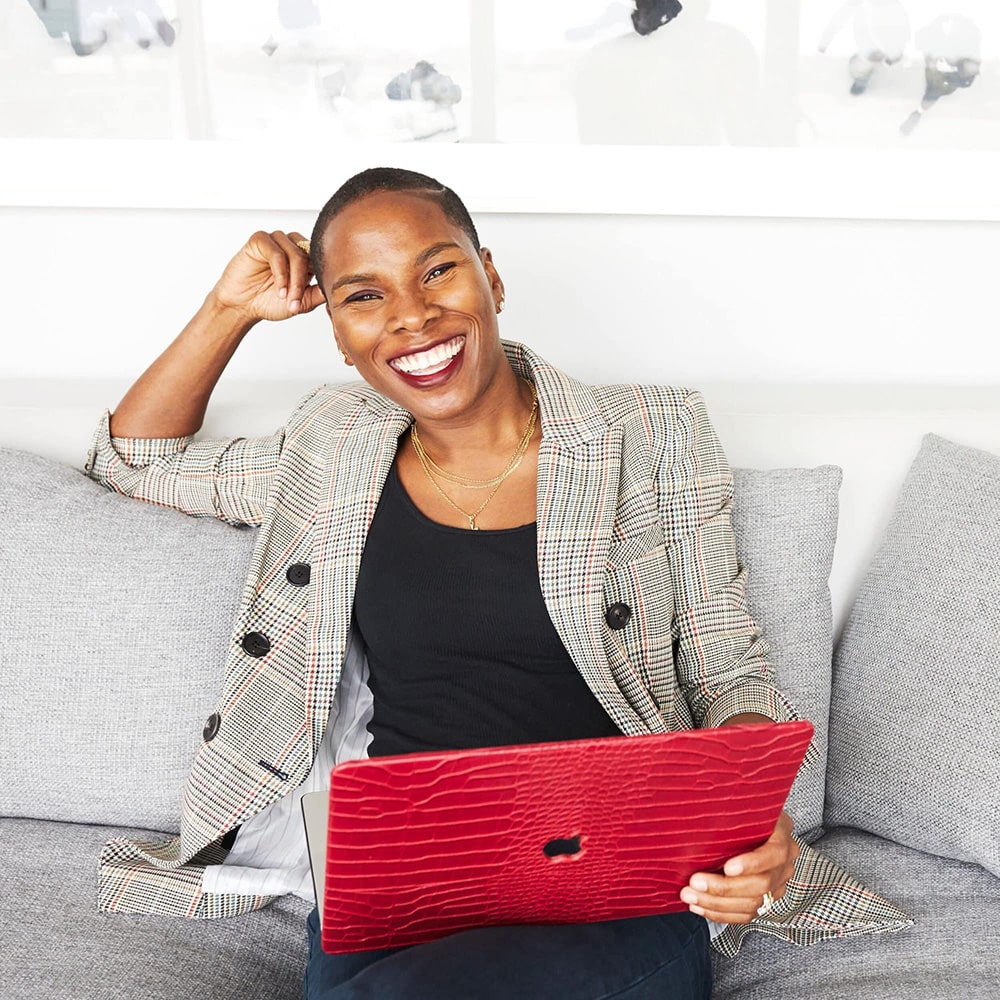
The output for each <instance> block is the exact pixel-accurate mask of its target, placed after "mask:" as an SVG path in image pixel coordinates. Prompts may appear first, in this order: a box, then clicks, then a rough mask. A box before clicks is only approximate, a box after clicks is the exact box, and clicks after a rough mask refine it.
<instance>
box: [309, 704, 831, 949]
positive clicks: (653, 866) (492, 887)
mask: <svg viewBox="0 0 1000 1000" xmlns="http://www.w3.org/2000/svg"><path fill="white" fill-rule="evenodd" d="M812 732H813V727H812V724H811V723H809V722H782V723H764V724H759V725H747V726H727V727H725V728H722V729H695V730H690V731H686V732H679V733H666V734H659V735H652V736H632V737H620V736H613V737H605V738H600V739H588V740H573V741H568V742H562V743H535V744H530V745H522V746H507V747H491V748H486V749H479V750H454V751H442V752H439V753H415V754H403V755H400V756H393V757H377V758H374V759H372V760H359V761H350V762H347V763H344V764H341V765H339V766H337V767H335V768H334V769H333V771H332V772H331V774H330V795H329V797H328V796H327V793H326V792H314V793H311V794H310V795H306V796H303V812H304V814H305V817H306V831H307V836H308V840H309V851H310V858H311V861H312V867H313V878H314V883H315V885H316V898H317V901H318V904H319V911H320V917H321V926H322V941H323V948H324V950H325V951H327V952H351V951H367V950H369V949H373V948H388V947H396V946H399V945H410V944H418V943H421V942H423V941H429V940H432V939H434V938H438V937H443V936H444V935H446V934H451V933H454V932H455V931H459V930H464V929H467V928H470V927H482V926H486V925H492V924H526V923H580V922H587V921H595V920H615V919H619V918H624V917H638V916H648V915H650V914H654V913H667V912H671V911H680V910H685V909H687V905H686V904H685V903H683V902H682V901H681V900H680V898H679V894H680V891H681V889H682V888H683V887H684V886H685V885H686V884H687V882H688V879H689V878H690V877H691V875H692V874H693V873H694V872H696V871H721V869H722V866H723V864H724V863H725V862H726V861H727V860H728V859H729V858H731V857H733V855H736V854H740V853H742V852H743V851H746V850H751V849H753V848H755V847H757V846H759V845H760V844H762V843H763V842H764V841H765V840H767V838H768V837H769V836H770V835H771V833H772V832H773V830H774V827H775V824H776V823H777V821H778V816H779V815H780V813H781V810H782V807H783V806H784V803H785V800H786V798H787V797H788V792H789V790H790V789H791V786H792V781H793V780H794V779H795V775H796V773H797V772H798V769H799V765H800V764H801V762H802V758H803V757H804V755H805V752H806V748H807V746H808V744H809V740H810V738H811V736H812ZM324 826H325V827H326V829H325V830H324ZM324 835H325V846H324V844H323V840H324Z"/></svg>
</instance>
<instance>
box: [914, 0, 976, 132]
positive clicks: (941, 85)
mask: <svg viewBox="0 0 1000 1000" xmlns="http://www.w3.org/2000/svg"><path fill="white" fill-rule="evenodd" d="M915 41H916V44H917V48H919V49H920V50H921V51H922V52H923V54H924V96H923V99H922V100H921V102H920V107H919V108H917V110H916V111H913V112H912V113H911V114H910V116H909V117H908V118H907V119H906V121H905V122H903V124H902V125H901V126H900V127H899V130H900V131H901V132H902V133H903V134H904V135H909V134H910V133H911V132H912V131H913V130H914V129H915V128H916V127H917V125H919V124H920V121H921V119H922V118H923V116H924V115H925V114H926V113H927V112H928V111H929V110H930V109H931V108H932V107H934V105H935V104H936V103H937V102H938V101H939V100H940V99H941V98H942V97H949V96H951V95H952V94H954V93H955V91H956V90H965V89H967V88H968V87H971V86H972V84H973V83H975V81H976V78H977V77H978V76H979V70H980V68H981V66H982V55H981V52H982V32H981V31H980V30H979V27H978V26H977V25H976V23H975V21H972V20H970V19H969V18H967V17H962V16H961V15H959V14H943V15H942V16H941V17H937V18H935V19H934V20H933V21H931V23H930V24H928V25H926V26H925V27H923V28H921V29H920V31H918V32H917V36H916V39H915Z"/></svg>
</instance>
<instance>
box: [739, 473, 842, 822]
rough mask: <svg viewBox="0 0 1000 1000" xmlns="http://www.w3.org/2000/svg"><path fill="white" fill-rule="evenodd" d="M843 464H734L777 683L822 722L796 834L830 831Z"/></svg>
mask: <svg viewBox="0 0 1000 1000" xmlns="http://www.w3.org/2000/svg"><path fill="white" fill-rule="evenodd" d="M842 479H843V470H842V469H841V468H840V467H839V466H836V465H820V466H817V467H816V468H814V469H763V470H761V469H738V468H737V469H733V480H734V495H733V531H734V533H735V535H736V555H737V558H738V560H739V561H740V563H741V564H743V565H744V566H745V567H746V570H747V603H748V605H749V607H750V612H751V614H752V615H753V617H754V619H755V621H756V622H757V624H758V625H759V626H760V628H761V631H762V632H763V635H764V638H765V639H767V641H768V642H769V643H770V644H771V652H770V655H769V657H768V659H769V660H770V662H771V663H773V664H774V668H775V672H776V674H777V683H778V687H779V688H781V690H782V691H783V692H784V693H785V694H786V695H787V696H788V699H789V701H791V703H792V704H793V705H794V706H795V708H796V710H797V711H798V713H799V715H800V716H801V717H802V718H804V719H808V720H809V721H810V722H812V724H813V725H814V726H815V728H816V733H815V736H814V737H813V739H814V742H815V745H816V749H817V750H818V751H819V754H820V756H819V759H818V761H817V762H816V763H815V764H814V765H813V766H812V767H810V768H808V769H807V770H804V771H802V772H801V773H800V774H799V776H798V778H797V779H796V781H795V784H794V786H793V787H792V793H791V795H790V796H789V799H788V805H787V806H786V808H787V810H788V813H789V815H790V816H791V817H792V819H793V820H794V821H795V832H796V834H797V835H798V836H800V837H802V838H803V839H804V840H807V841H812V840H815V839H816V838H817V837H818V836H819V835H820V834H821V833H822V832H823V828H822V823H823V791H824V787H825V784H826V780H825V779H826V774H825V764H826V752H827V729H828V721H829V707H830V657H831V651H832V645H833V613H832V610H831V601H830V586H829V580H830V570H831V569H832V567H833V550H834V545H835V543H836V541H837V519H838V515H839V491H840V484H841V481H842Z"/></svg>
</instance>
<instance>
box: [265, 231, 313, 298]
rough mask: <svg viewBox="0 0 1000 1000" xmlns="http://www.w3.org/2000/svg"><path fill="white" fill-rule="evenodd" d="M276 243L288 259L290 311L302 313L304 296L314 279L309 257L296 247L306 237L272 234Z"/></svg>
mask: <svg viewBox="0 0 1000 1000" xmlns="http://www.w3.org/2000/svg"><path fill="white" fill-rule="evenodd" d="M271 236H272V237H273V238H274V240H275V242H276V243H277V244H278V245H279V246H280V247H281V248H282V250H284V252H285V255H286V256H287V258H288V270H289V274H288V311H289V312H292V313H296V312H301V311H302V295H303V293H304V292H305V289H306V286H307V285H308V284H309V279H310V278H311V277H312V265H311V264H310V262H309V255H308V254H307V253H306V252H305V251H304V250H303V249H302V247H300V246H297V245H296V241H297V240H301V239H303V238H304V237H303V236H302V234H301V233H295V232H293V233H283V232H280V231H278V232H274V233H272V234H271Z"/></svg>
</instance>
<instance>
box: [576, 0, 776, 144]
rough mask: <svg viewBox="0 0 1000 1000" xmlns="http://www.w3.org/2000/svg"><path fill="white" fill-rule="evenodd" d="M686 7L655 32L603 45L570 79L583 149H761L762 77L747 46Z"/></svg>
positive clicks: (730, 30)
mask: <svg viewBox="0 0 1000 1000" xmlns="http://www.w3.org/2000/svg"><path fill="white" fill-rule="evenodd" d="M709 7H710V0H687V2H685V4H684V7H683V10H682V11H681V12H680V13H679V14H678V15H677V17H676V18H675V19H673V20H671V21H670V22H669V23H667V24H666V25H664V26H662V27H660V28H659V30H657V31H655V32H653V33H650V34H647V35H640V34H639V33H634V34H632V33H630V34H624V35H621V36H619V37H617V38H609V39H607V40H605V41H603V42H600V43H599V44H597V45H595V46H594V47H593V48H591V49H590V50H589V51H587V52H585V53H583V54H582V55H581V57H580V61H579V63H578V64H577V72H576V81H575V84H576V86H575V89H576V118H577V127H578V128H579V132H580V141H581V142H588V143H590V142H594V143H622V144H625V145H665V146H715V145H719V144H722V143H729V144H732V145H751V144H753V143H754V142H757V141H760V97H759V90H760V71H759V68H758V60H757V52H756V50H755V49H754V47H753V45H752V43H751V42H750V40H749V39H748V38H747V37H746V35H744V34H743V33H742V32H741V31H739V30H737V29H736V28H734V27H732V25H728V24H722V23H720V22H718V21H713V20H711V19H710V18H709Z"/></svg>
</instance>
